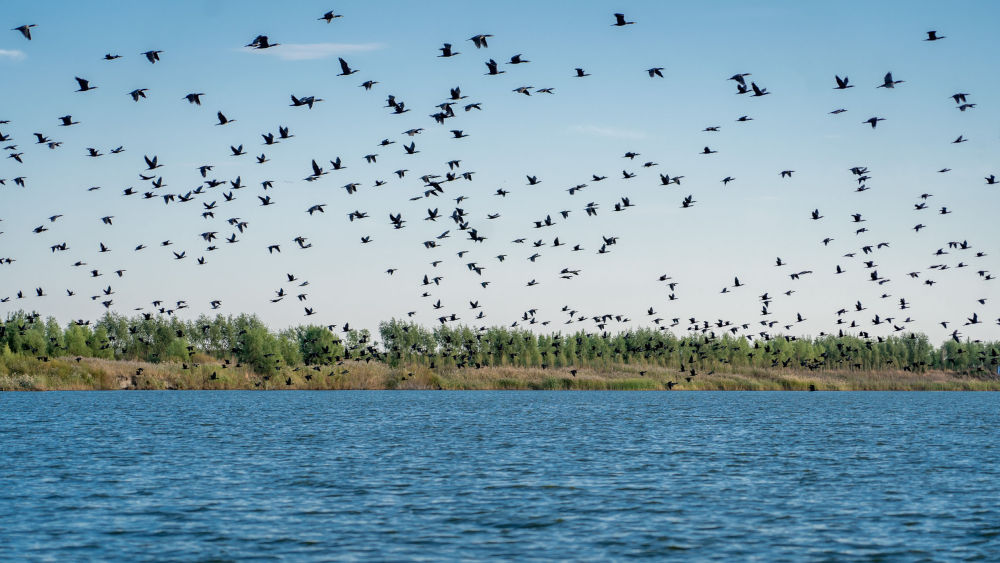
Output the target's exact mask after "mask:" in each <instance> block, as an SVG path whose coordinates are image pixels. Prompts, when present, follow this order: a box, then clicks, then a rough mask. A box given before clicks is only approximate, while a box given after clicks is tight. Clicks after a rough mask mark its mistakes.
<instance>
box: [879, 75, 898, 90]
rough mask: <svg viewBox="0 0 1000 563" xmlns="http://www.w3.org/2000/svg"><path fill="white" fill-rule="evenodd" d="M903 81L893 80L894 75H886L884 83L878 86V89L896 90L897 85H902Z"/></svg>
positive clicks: (883, 79)
mask: <svg viewBox="0 0 1000 563" xmlns="http://www.w3.org/2000/svg"><path fill="white" fill-rule="evenodd" d="M903 82H904V81H903V80H893V79H892V73H891V72H887V73H885V77H883V78H882V83H881V84H879V85H878V86H876V88H895V87H896V84H902V83H903Z"/></svg>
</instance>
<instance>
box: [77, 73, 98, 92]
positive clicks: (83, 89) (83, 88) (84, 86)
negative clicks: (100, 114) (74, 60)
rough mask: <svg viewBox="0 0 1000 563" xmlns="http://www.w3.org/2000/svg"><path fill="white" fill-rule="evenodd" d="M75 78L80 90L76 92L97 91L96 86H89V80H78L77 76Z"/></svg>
mask: <svg viewBox="0 0 1000 563" xmlns="http://www.w3.org/2000/svg"><path fill="white" fill-rule="evenodd" d="M75 78H76V81H77V83H78V84H79V85H80V89H79V90H76V91H77V92H86V91H88V90H95V89H97V86H91V85H90V81H89V80H86V79H83V78H80V77H79V76H76V77H75Z"/></svg>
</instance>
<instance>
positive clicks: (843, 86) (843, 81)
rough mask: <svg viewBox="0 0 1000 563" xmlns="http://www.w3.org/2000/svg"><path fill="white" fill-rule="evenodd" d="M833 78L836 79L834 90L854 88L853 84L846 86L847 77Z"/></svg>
mask: <svg viewBox="0 0 1000 563" xmlns="http://www.w3.org/2000/svg"><path fill="white" fill-rule="evenodd" d="M834 78H836V79H837V87H836V88H834V90H846V89H847V88H854V85H853V84H848V83H847V77H846V76H845V77H843V78H841V77H839V76H834Z"/></svg>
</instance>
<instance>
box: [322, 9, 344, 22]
mask: <svg viewBox="0 0 1000 563" xmlns="http://www.w3.org/2000/svg"><path fill="white" fill-rule="evenodd" d="M342 17H344V16H342V15H341V14H335V13H333V11H332V10H331V11H329V12H327V13H325V14H323V15H322V16H320V17H319V18H317V19H320V20H325V21H326V23H330V22H332V21H333V20H334V19H335V18H342Z"/></svg>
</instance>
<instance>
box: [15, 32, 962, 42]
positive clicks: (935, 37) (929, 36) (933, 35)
mask: <svg viewBox="0 0 1000 563" xmlns="http://www.w3.org/2000/svg"><path fill="white" fill-rule="evenodd" d="M944 38H945V36H944V35H938V34H937V31H928V32H927V38H926V39H924V41H939V40H941V39H944ZM29 39H30V38H29Z"/></svg>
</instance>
